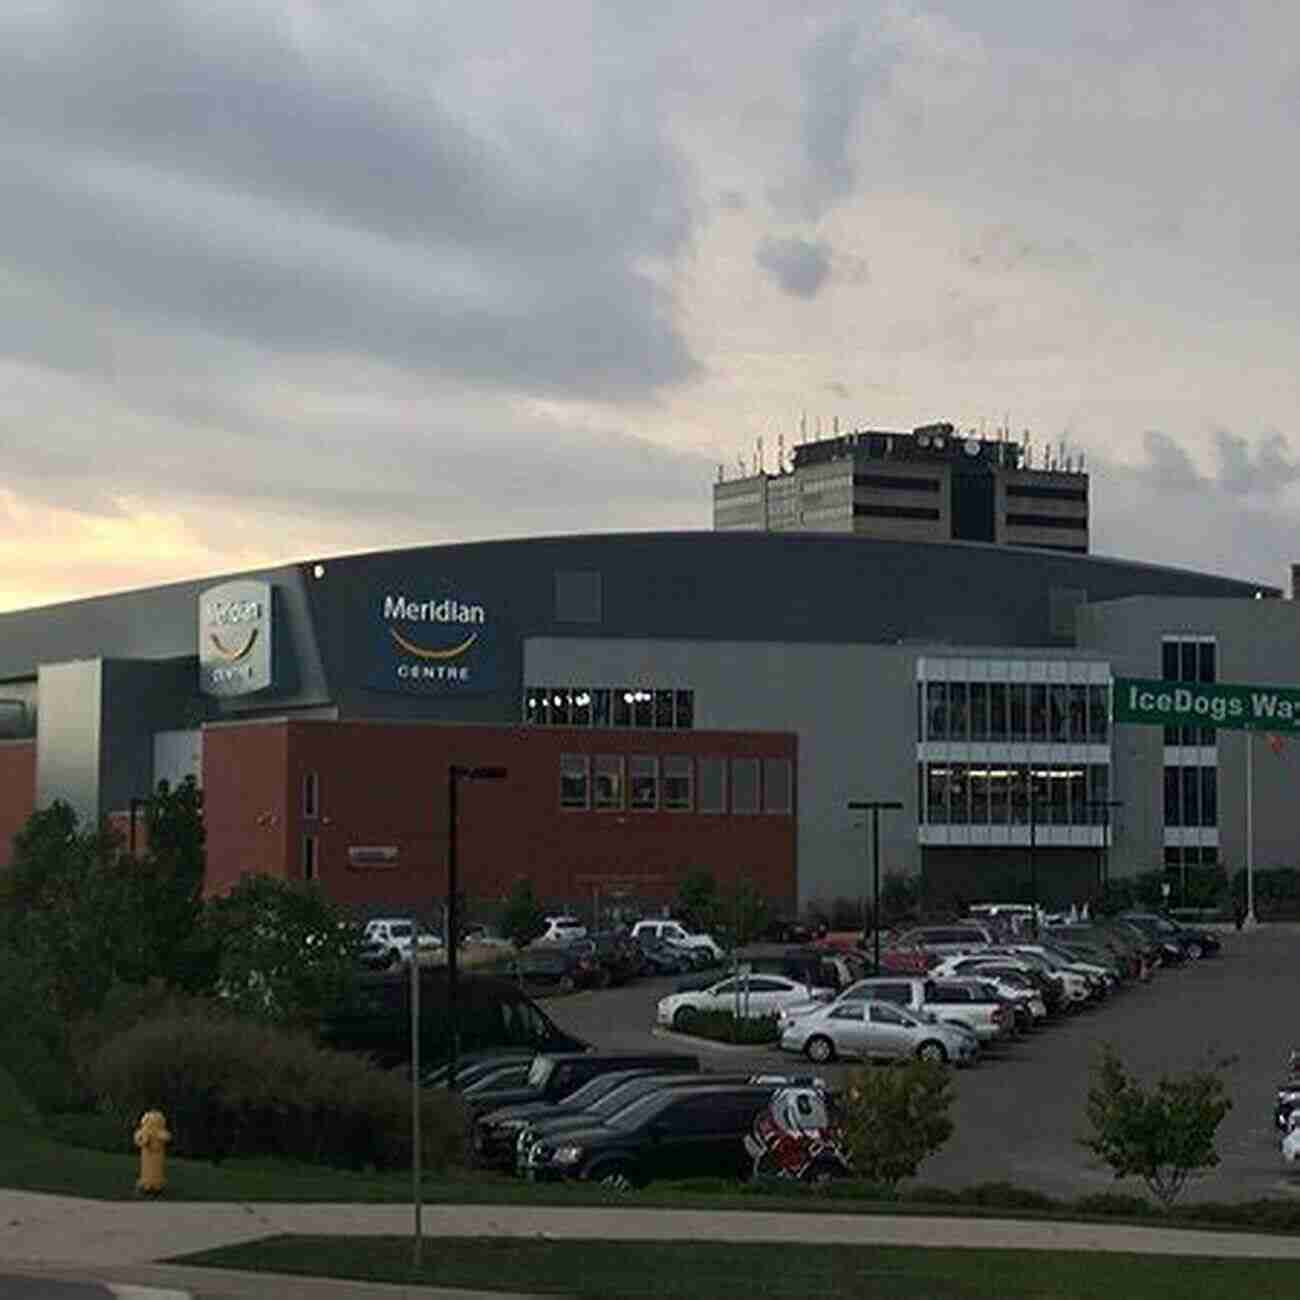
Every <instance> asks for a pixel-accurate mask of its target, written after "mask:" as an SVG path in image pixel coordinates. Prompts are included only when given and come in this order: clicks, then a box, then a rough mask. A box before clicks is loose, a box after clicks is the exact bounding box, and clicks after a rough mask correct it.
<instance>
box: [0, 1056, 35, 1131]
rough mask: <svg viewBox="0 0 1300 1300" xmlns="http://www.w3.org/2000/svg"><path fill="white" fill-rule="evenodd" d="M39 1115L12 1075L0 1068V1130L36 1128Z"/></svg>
mask: <svg viewBox="0 0 1300 1300" xmlns="http://www.w3.org/2000/svg"><path fill="white" fill-rule="evenodd" d="M39 1124H40V1115H39V1114H38V1113H37V1110H36V1107H35V1106H33V1105H32V1103H31V1102H30V1101H28V1100H27V1098H26V1097H25V1096H23V1093H22V1090H21V1089H20V1088H19V1087H18V1084H17V1082H16V1081H15V1080H14V1077H13V1075H12V1074H10V1073H9V1071H8V1070H6V1069H5V1068H4V1067H3V1066H0V1128H36V1127H37V1126H38V1125H39Z"/></svg>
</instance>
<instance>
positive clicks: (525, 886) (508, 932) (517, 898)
mask: <svg viewBox="0 0 1300 1300" xmlns="http://www.w3.org/2000/svg"><path fill="white" fill-rule="evenodd" d="M500 924H501V933H502V934H504V935H505V937H506V938H507V939H509V940H510V942H511V943H512V944H514V946H515V948H516V949H519V948H526V947H528V945H529V944H530V943H532V941H533V940H534V939H536V938H539V937H540V936H541V935H543V934H545V933H546V915H545V913H544V912H543V911H542V909H541V906H540V904H539V903H538V902H537V896H536V895H535V894H534V893H533V882H532V881H531V880H529V879H528V878H527V877H526V876H521V877H520V878H519V879H518V880H516V881H515V883H514V885H513V886H512V887H511V889H510V896H509V897H508V898H507V899H506V902H505V906H504V907H503V908H502V909H501V922H500Z"/></svg>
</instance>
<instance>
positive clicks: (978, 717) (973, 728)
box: [970, 682, 989, 740]
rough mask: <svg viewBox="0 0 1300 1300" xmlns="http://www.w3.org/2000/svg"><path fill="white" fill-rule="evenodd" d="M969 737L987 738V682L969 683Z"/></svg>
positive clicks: (975, 738) (973, 738) (976, 738)
mask: <svg viewBox="0 0 1300 1300" xmlns="http://www.w3.org/2000/svg"><path fill="white" fill-rule="evenodd" d="M970 738H971V739H972V740H987V739H988V738H989V688H988V683H987V682H971V684H970Z"/></svg>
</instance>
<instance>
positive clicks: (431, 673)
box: [368, 591, 497, 694]
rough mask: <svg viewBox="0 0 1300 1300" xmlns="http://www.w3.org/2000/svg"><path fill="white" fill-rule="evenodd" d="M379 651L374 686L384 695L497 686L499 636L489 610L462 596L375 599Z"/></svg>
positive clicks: (404, 595) (395, 594)
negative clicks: (385, 692)
mask: <svg viewBox="0 0 1300 1300" xmlns="http://www.w3.org/2000/svg"><path fill="white" fill-rule="evenodd" d="M374 608H375V625H376V629H377V632H378V650H377V653H376V662H375V668H374V670H373V672H372V673H371V675H370V679H369V683H368V684H369V685H370V686H371V687H372V688H373V689H375V690H381V691H403V692H405V691H415V692H419V693H422V694H444V693H445V694H451V693H455V692H460V693H465V694H473V693H475V692H478V691H490V690H493V689H495V687H496V676H497V644H496V641H497V638H496V636H495V628H494V625H493V620H492V619H491V618H490V617H489V616H488V610H487V607H486V606H485V605H484V604H482V603H481V602H479V601H477V600H469V599H466V598H464V596H463V595H461V594H460V593H448V592H436V593H433V594H424V593H421V594H419V595H413V594H411V593H410V592H406V591H386V592H383V593H381V594H379V595H378V596H377V597H376V598H375V607H374Z"/></svg>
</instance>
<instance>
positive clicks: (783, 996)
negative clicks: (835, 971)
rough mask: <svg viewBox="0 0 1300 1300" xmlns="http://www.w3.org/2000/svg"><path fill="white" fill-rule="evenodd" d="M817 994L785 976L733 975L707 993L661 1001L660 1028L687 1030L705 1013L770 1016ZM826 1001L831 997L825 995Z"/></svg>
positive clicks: (672, 996) (676, 995)
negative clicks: (725, 1012) (722, 1012)
mask: <svg viewBox="0 0 1300 1300" xmlns="http://www.w3.org/2000/svg"><path fill="white" fill-rule="evenodd" d="M817 996H818V990H816V989H813V988H810V987H809V986H808V985H807V984H801V983H799V982H798V981H797V980H792V979H788V978H787V977H786V976H784V975H734V976H732V977H731V978H730V979H725V980H720V981H719V982H718V983H717V984H713V985H710V987H708V988H706V989H694V990H692V991H691V992H689V993H670V994H669V995H668V996H667V997H666V998H660V1000H659V1012H658V1020H659V1023H660V1024H661V1025H670V1026H671V1027H672V1028H674V1029H685V1028H687V1027H688V1026H689V1025H690V1022H691V1020H692V1018H693V1017H695V1016H697V1015H699V1014H700V1012H702V1011H730V1012H732V1013H733V1014H734V1013H736V1012H739V1014H740V1015H741V1016H747V1017H753V1018H757V1017H760V1016H770V1015H773V1014H775V1013H777V1012H779V1011H780V1010H781V1008H782V1007H785V1006H793V1005H795V1004H796V1003H801V1002H811V1001H813V1000H814V999H815V998H817ZM821 996H822V1000H823V1001H824V1000H825V998H826V997H827V996H829V994H827V993H825V992H822V995H821Z"/></svg>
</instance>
